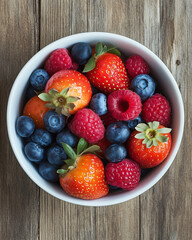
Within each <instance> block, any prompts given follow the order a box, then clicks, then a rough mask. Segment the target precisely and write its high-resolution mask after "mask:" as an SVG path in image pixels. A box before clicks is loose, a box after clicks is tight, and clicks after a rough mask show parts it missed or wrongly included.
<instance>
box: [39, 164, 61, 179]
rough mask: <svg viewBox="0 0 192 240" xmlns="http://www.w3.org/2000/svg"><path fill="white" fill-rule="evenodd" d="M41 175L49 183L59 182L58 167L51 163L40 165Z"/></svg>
mask: <svg viewBox="0 0 192 240" xmlns="http://www.w3.org/2000/svg"><path fill="white" fill-rule="evenodd" d="M39 174H40V175H41V176H42V177H43V178H44V179H45V180H47V181H49V182H57V181H58V180H59V175H58V173H57V167H56V166H54V165H52V164H50V163H49V162H42V163H41V164H40V165H39Z"/></svg>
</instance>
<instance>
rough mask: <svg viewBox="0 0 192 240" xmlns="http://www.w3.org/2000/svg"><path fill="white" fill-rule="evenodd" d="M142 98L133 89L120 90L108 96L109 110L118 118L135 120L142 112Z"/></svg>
mask: <svg viewBox="0 0 192 240" xmlns="http://www.w3.org/2000/svg"><path fill="white" fill-rule="evenodd" d="M141 106H142V105H141V99H140V97H139V95H138V94H136V93H135V92H132V91H131V90H118V91H115V92H112V93H111V94H110V95H109V96H108V110H109V112H110V113H111V115H112V117H114V118H115V119H117V120H123V121H128V120H133V119H134V118H136V117H138V116H139V114H140V112H141Z"/></svg>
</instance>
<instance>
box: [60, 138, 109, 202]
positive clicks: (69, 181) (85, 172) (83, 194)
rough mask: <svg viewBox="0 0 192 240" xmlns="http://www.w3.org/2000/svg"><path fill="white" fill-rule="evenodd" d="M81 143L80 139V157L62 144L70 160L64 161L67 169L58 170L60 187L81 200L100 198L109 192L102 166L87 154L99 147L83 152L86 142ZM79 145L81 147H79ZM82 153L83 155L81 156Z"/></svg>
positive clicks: (94, 156) (96, 158) (99, 161)
mask: <svg viewBox="0 0 192 240" xmlns="http://www.w3.org/2000/svg"><path fill="white" fill-rule="evenodd" d="M83 141H84V139H80V141H79V143H80V142H81V144H78V146H77V151H78V150H79V152H78V154H80V155H76V154H75V152H74V151H73V150H72V149H71V148H70V146H69V145H67V144H65V143H64V144H63V147H64V149H65V152H66V153H67V154H68V156H69V158H71V159H70V160H69V159H68V160H66V162H67V164H68V165H70V166H69V167H68V169H66V167H64V168H63V169H60V170H58V173H60V174H61V175H60V180H59V181H60V184H61V187H62V188H63V189H64V191H65V192H66V193H68V194H69V195H72V196H74V197H77V198H81V199H97V198H101V197H103V196H105V195H107V194H108V191H109V188H108V185H107V184H106V181H105V175H104V166H103V163H102V161H101V160H100V159H99V158H98V157H97V156H96V155H94V154H92V153H88V152H90V151H92V150H93V149H95V150H96V149H99V147H98V146H91V147H90V148H88V149H87V150H84V148H85V145H86V144H85V143H86V142H84V143H83ZM83 144H84V146H83ZM80 145H81V147H79V146H80ZM82 146H83V147H82ZM95 147H96V148H95ZM97 147H98V148H97ZM91 148H92V150H91ZM82 152H84V153H85V154H84V155H82Z"/></svg>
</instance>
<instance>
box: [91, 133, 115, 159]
mask: <svg viewBox="0 0 192 240" xmlns="http://www.w3.org/2000/svg"><path fill="white" fill-rule="evenodd" d="M95 144H96V145H98V146H99V147H100V150H101V152H99V155H100V156H101V157H103V158H104V156H105V154H104V152H105V149H106V148H107V147H108V146H109V145H111V143H110V142H109V141H108V140H107V139H106V138H105V137H104V138H102V139H101V140H99V141H98V142H96V143H95Z"/></svg>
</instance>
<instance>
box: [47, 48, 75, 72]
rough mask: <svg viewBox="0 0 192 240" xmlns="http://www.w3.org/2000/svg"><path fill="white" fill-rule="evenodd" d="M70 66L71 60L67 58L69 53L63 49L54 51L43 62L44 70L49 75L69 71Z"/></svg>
mask: <svg viewBox="0 0 192 240" xmlns="http://www.w3.org/2000/svg"><path fill="white" fill-rule="evenodd" d="M71 65H72V60H71V58H70V56H69V52H68V50H67V49H65V48H60V49H56V50H55V51H53V52H52V53H51V55H50V57H49V58H48V59H47V61H46V62H45V66H44V69H45V70H46V71H47V72H48V74H49V75H53V74H54V73H56V72H58V71H60V70H66V69H70V68H71Z"/></svg>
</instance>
